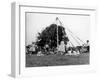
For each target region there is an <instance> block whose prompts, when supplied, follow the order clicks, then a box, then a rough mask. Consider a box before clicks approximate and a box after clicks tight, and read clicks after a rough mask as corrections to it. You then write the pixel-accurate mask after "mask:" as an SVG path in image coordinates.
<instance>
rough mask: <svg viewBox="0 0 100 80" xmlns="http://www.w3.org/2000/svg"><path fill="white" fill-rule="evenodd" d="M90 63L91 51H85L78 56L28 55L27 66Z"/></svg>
mask: <svg viewBox="0 0 100 80" xmlns="http://www.w3.org/2000/svg"><path fill="white" fill-rule="evenodd" d="M81 64H89V53H83V54H80V55H78V56H75V55H73V56H69V55H67V56H65V55H57V54H55V55H45V56H36V55H31V56H30V55H26V67H39V66H58V65H81Z"/></svg>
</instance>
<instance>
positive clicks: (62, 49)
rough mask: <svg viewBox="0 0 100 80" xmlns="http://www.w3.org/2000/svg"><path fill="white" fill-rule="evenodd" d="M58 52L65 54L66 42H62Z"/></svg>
mask: <svg viewBox="0 0 100 80" xmlns="http://www.w3.org/2000/svg"><path fill="white" fill-rule="evenodd" d="M58 51H61V52H65V44H64V41H61V43H60V45H59V47H58Z"/></svg>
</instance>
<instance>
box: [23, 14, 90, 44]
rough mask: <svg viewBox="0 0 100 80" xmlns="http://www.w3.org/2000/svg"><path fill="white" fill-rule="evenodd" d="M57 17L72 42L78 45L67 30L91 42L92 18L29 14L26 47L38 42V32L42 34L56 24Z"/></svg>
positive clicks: (27, 15) (27, 16) (27, 17)
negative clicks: (46, 28)
mask: <svg viewBox="0 0 100 80" xmlns="http://www.w3.org/2000/svg"><path fill="white" fill-rule="evenodd" d="M56 17H58V18H59V20H60V21H61V22H62V24H63V27H65V30H66V33H67V34H68V35H69V38H70V41H71V42H72V43H74V44H75V45H76V44H77V43H76V41H75V40H74V39H73V38H72V37H71V35H70V33H69V32H68V30H67V28H69V29H70V30H71V31H72V32H73V35H74V36H78V37H79V38H80V39H81V40H83V41H84V42H86V40H89V33H90V16H83V15H59V14H41V13H27V14H26V36H25V37H26V45H28V44H31V43H32V42H35V41H36V36H37V33H38V32H41V30H43V29H44V28H45V27H47V26H49V25H51V24H52V23H55V22H56V21H55V20H56Z"/></svg>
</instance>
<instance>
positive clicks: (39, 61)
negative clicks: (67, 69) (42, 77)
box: [25, 12, 91, 67]
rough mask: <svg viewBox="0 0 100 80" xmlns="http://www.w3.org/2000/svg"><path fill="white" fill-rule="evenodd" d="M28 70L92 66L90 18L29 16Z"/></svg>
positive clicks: (44, 13)
mask: <svg viewBox="0 0 100 80" xmlns="http://www.w3.org/2000/svg"><path fill="white" fill-rule="evenodd" d="M25 55H26V56H25V60H26V62H25V66H26V67H42V66H70V65H89V63H90V55H91V54H90V15H88V14H71V13H68V14H67V13H49V12H26V13H25Z"/></svg>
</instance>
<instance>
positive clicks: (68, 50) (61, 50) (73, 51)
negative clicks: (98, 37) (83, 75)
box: [26, 40, 90, 56]
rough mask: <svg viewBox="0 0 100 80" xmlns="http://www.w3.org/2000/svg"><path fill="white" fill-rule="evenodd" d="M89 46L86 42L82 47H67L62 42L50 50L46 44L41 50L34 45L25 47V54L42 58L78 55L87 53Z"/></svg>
mask: <svg viewBox="0 0 100 80" xmlns="http://www.w3.org/2000/svg"><path fill="white" fill-rule="evenodd" d="M89 48H90V46H89V41H88V40H87V42H86V44H83V45H82V46H76V47H72V46H68V45H65V44H64V41H61V43H60V45H59V46H57V47H56V48H50V47H49V45H48V44H46V45H45V46H44V47H43V48H41V47H39V46H37V45H36V44H35V43H32V44H31V45H28V46H26V53H27V54H30V55H32V54H36V55H37V56H44V55H50V54H61V55H78V54H81V53H84V52H85V53H86V52H89V51H90V50H89Z"/></svg>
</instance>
